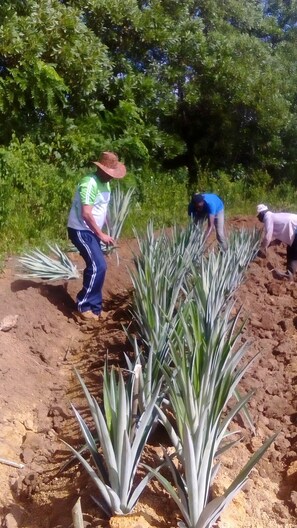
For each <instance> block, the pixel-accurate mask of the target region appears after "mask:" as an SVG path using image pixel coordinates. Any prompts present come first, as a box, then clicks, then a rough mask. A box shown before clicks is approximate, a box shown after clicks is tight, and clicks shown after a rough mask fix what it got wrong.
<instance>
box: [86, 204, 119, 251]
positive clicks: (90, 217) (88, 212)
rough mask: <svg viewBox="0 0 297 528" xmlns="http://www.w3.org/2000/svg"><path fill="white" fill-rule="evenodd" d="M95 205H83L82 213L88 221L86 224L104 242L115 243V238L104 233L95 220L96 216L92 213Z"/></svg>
mask: <svg viewBox="0 0 297 528" xmlns="http://www.w3.org/2000/svg"><path fill="white" fill-rule="evenodd" d="M92 210H93V206H92V205H82V208H81V214H82V217H83V219H84V221H85V222H86V224H87V225H88V226H89V228H90V229H91V230H92V231H93V233H95V235H97V236H98V237H99V238H100V240H101V241H102V242H104V244H113V245H114V239H113V238H112V237H111V236H109V235H107V234H106V233H103V231H102V230H101V229H100V228H99V227H98V226H97V224H96V222H95V218H94V216H93V213H92Z"/></svg>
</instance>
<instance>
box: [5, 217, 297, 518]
mask: <svg viewBox="0 0 297 528" xmlns="http://www.w3.org/2000/svg"><path fill="white" fill-rule="evenodd" d="M254 225H256V222H255V220H254V219H253V218H248V217H244V218H243V217H237V218H233V219H231V220H229V221H228V222H227V230H229V231H230V230H231V229H232V228H234V227H237V228H240V227H244V228H246V227H252V226H254ZM258 227H259V226H258ZM135 249H136V242H135V240H126V241H122V242H121V247H120V249H119V258H120V261H119V265H118V263H117V260H116V258H115V257H114V256H112V257H110V258H109V259H108V272H107V277H106V282H105V286H104V298H105V310H106V311H108V312H109V317H108V319H107V320H106V321H103V322H102V323H100V324H99V326H97V327H92V326H90V325H88V324H78V323H77V321H75V319H74V318H73V315H72V313H73V308H74V299H75V295H76V293H77V291H78V290H79V289H80V285H81V279H77V280H74V281H69V282H68V283H67V287H65V284H62V283H61V284H60V283H45V282H41V281H30V280H23V279H20V278H18V277H17V276H16V273H15V259H14V258H9V259H7V262H6V267H5V271H4V272H3V274H2V275H1V276H0V301H1V302H0V328H1V331H0V345H1V346H0V402H1V414H0V459H1V462H0V526H1V528H19V527H23V528H70V527H71V526H72V514H71V510H72V507H73V505H74V504H75V502H76V500H77V499H78V497H79V496H81V504H82V510H83V512H84V521H85V526H89V527H102V528H106V527H107V526H108V520H107V519H105V518H104V516H103V514H102V513H101V512H100V511H99V510H98V508H96V507H95V506H94V503H93V501H92V500H91V499H90V498H89V497H90V493H91V492H92V491H94V490H92V485H91V483H90V482H89V480H88V478H87V477H86V475H85V472H84V470H83V469H82V468H81V467H80V466H79V464H77V463H76V462H72V463H70V464H68V465H66V467H65V468H64V469H63V466H64V465H65V463H66V462H67V461H69V460H70V457H71V454H70V452H69V451H68V448H67V447H66V446H65V444H64V443H63V442H62V440H64V441H66V442H68V443H70V444H71V445H72V446H74V447H79V446H81V445H82V438H81V434H80V432H79V429H78V425H77V422H76V420H75V419H74V417H73V411H72V408H71V403H73V404H74V405H75V406H76V407H77V408H78V409H79V410H81V411H82V412H83V413H84V415H85V416H87V413H86V408H87V405H86V402H85V400H84V397H83V395H82V391H81V389H80V386H79V384H78V382H77V379H76V376H75V374H74V367H76V368H77V369H78V370H79V372H80V373H81V375H82V376H83V378H84V379H85V381H86V384H87V386H88V387H89V389H90V390H91V392H92V393H93V394H94V395H95V396H96V394H97V395H99V394H100V390H101V387H102V383H101V372H102V367H103V365H104V361H105V357H106V354H107V352H108V356H109V361H110V363H114V364H118V365H120V366H124V352H126V353H128V354H129V353H131V347H130V344H129V342H128V340H127V337H126V335H125V332H124V330H123V325H125V326H129V325H130V323H131V315H130V312H129V303H130V301H131V281H130V276H129V273H128V271H127V269H128V267H129V266H132V256H133V251H135ZM76 259H77V262H78V267H79V268H82V267H83V263H82V262H81V261H80V258H79V257H76ZM284 266H285V248H284V247H283V246H277V247H273V248H270V249H269V255H268V258H267V259H266V260H263V259H259V258H257V259H256V260H255V261H253V262H252V263H251V264H250V266H249V269H248V270H247V273H246V278H245V281H244V283H243V284H242V285H241V286H240V288H239V290H238V292H237V294H236V295H237V303H238V307H239V306H242V318H245V319H247V321H246V325H245V329H244V331H243V333H242V338H241V339H242V342H245V341H249V342H250V344H249V347H248V352H247V358H250V357H252V356H254V355H255V354H258V356H257V358H256V359H255V361H254V363H253V364H252V365H251V367H250V368H249V370H248V372H247V374H246V375H245V377H244V379H243V381H242V383H241V392H242V393H247V392H248V391H250V390H253V391H254V395H253V396H252V398H251V400H250V403H249V409H250V414H251V416H252V418H253V421H254V425H255V431H256V432H255V434H253V433H252V432H251V431H250V429H249V428H248V427H246V426H245V425H244V423H242V422H241V421H240V418H238V420H237V423H236V424H234V428H235V429H241V431H242V437H243V439H242V442H241V443H240V444H239V445H237V446H235V447H234V448H233V449H231V450H230V451H229V453H228V454H227V455H226V456H225V458H223V460H222V466H221V469H220V472H219V478H218V480H217V481H216V483H215V485H214V489H213V493H214V494H218V493H222V492H223V490H224V489H225V488H226V486H228V484H229V483H230V481H231V479H232V478H233V477H234V476H235V475H236V474H237V473H238V471H239V470H240V468H241V467H242V466H243V465H244V463H245V462H246V461H247V460H248V459H249V458H250V456H251V455H252V453H254V452H255V450H256V449H257V448H258V447H259V446H260V445H262V443H263V442H264V440H265V439H266V438H268V437H269V436H270V435H272V434H273V433H274V432H276V431H278V436H277V438H276V440H275V442H274V443H273V445H272V446H271V447H270V448H269V450H268V451H267V452H266V454H265V455H264V457H263V458H262V460H261V461H260V462H259V463H258V464H257V466H256V468H255V469H254V470H253V471H252V473H251V477H250V479H249V481H248V483H247V484H246V486H245V488H244V490H243V491H241V492H240V493H239V494H238V495H237V497H236V498H235V499H234V500H233V502H232V504H231V505H230V506H229V507H228V508H227V510H226V511H225V512H224V513H223V515H222V517H221V518H220V519H219V521H218V524H217V526H218V527H219V528H268V527H269V528H274V527H275V528H276V527H286V528H293V527H294V526H297V442H296V438H297V433H296V421H297V412H296V411H297V407H296V383H297V356H296V343H297V331H296V328H297V284H296V282H294V281H277V280H275V279H273V278H272V274H271V269H272V268H273V267H276V268H280V269H282V268H284ZM166 442H167V439H166V437H165V435H164V434H163V433H162V431H161V430H159V429H157V430H156V432H155V433H154V435H153V437H152V438H151V439H150V442H149V446H148V447H147V449H146V454H145V458H146V461H147V462H148V463H149V464H156V463H157V462H156V460H157V457H158V455H160V453H161V447H160V444H162V445H164V446H166V445H167V444H166ZM3 459H4V461H3ZM5 461H9V462H14V463H17V464H18V465H22V466H23V467H22V468H15V467H12V466H11V465H7V463H5ZM136 513H139V514H142V516H140V517H139V519H138V520H137V521H134V520H133V519H134V517H133V518H131V519H130V518H128V519H127V526H130V527H133V526H135V527H136V526H138V528H139V527H141V526H143V527H144V526H153V527H156V528H165V527H176V526H177V525H178V521H179V520H180V516H179V512H178V510H177V508H176V506H175V504H174V503H173V502H172V500H171V499H170V498H169V497H168V496H167V494H166V492H165V491H164V490H163V489H162V488H161V487H160V486H159V485H158V484H157V483H156V482H155V481H152V482H151V484H150V486H149V487H148V488H147V489H146V491H145V492H144V494H143V495H142V497H141V500H140V502H139V503H138V504H137V506H136Z"/></svg>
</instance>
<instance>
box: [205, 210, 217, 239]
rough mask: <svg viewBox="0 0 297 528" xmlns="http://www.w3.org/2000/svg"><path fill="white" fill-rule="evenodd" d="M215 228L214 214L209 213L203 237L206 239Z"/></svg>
mask: <svg viewBox="0 0 297 528" xmlns="http://www.w3.org/2000/svg"><path fill="white" fill-rule="evenodd" d="M214 229H215V215H214V214H209V215H208V226H207V229H206V231H205V236H204V239H205V240H206V239H207V238H208V237H209V235H210V233H211V232H212V231H213V230H214Z"/></svg>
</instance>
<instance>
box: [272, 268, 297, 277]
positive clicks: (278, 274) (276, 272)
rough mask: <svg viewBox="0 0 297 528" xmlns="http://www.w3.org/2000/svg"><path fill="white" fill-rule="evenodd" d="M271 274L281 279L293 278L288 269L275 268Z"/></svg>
mask: <svg viewBox="0 0 297 528" xmlns="http://www.w3.org/2000/svg"><path fill="white" fill-rule="evenodd" d="M272 276H273V277H274V278H275V279H279V280H283V279H288V280H293V278H294V276H293V273H292V272H291V271H289V270H287V271H279V270H277V269H274V270H273V271H272Z"/></svg>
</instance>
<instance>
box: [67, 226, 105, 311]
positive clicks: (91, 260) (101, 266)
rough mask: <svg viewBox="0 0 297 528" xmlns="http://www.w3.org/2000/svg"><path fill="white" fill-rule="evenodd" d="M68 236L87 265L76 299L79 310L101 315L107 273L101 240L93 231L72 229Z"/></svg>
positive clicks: (69, 230)
mask: <svg viewBox="0 0 297 528" xmlns="http://www.w3.org/2000/svg"><path fill="white" fill-rule="evenodd" d="M68 235H69V238H70V240H71V242H72V243H73V244H74V245H75V247H77V249H78V251H79V253H80V254H81V256H82V257H83V259H84V261H85V263H86V268H85V270H84V274H83V287H82V289H81V290H80V292H79V293H78V294H77V297H76V303H77V309H78V311H79V312H86V311H87V310H91V311H92V312H93V313H94V314H96V315H99V314H100V312H101V310H102V287H103V283H104V279H105V273H106V261H105V257H104V255H103V253H102V249H101V246H100V239H99V238H98V237H97V236H96V235H95V234H94V233H92V231H87V230H85V231H78V230H76V229H72V228H70V227H69V228H68Z"/></svg>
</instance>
